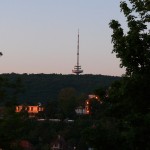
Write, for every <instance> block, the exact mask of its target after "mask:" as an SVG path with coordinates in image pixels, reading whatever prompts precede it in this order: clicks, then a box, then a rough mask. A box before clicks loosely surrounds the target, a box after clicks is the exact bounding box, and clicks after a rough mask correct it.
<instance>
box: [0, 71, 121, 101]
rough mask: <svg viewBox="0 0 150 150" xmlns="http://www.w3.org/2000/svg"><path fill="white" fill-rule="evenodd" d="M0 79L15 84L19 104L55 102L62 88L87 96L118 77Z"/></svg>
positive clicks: (17, 76)
mask: <svg viewBox="0 0 150 150" xmlns="http://www.w3.org/2000/svg"><path fill="white" fill-rule="evenodd" d="M0 77H3V78H5V79H8V81H10V82H16V83H17V85H16V86H18V88H20V89H21V91H22V93H21V94H19V96H18V100H19V102H21V103H22V102H27V103H36V102H46V101H49V100H55V99H57V97H58V94H59V92H60V91H61V90H62V89H64V88H74V89H75V90H76V91H77V92H78V93H79V94H81V93H84V94H89V93H91V92H93V91H94V90H95V89H97V88H103V87H109V86H110V85H111V83H112V82H114V81H116V80H119V79H120V77H116V76H106V75H92V74H89V75H80V76H76V75H62V74H26V73H25V74H15V73H11V74H1V75H0Z"/></svg>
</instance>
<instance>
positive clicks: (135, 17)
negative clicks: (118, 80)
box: [109, 0, 150, 76]
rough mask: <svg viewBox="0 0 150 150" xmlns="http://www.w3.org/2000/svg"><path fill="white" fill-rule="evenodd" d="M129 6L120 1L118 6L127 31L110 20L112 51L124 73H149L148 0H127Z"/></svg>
mask: <svg viewBox="0 0 150 150" xmlns="http://www.w3.org/2000/svg"><path fill="white" fill-rule="evenodd" d="M129 2H130V4H131V8H130V7H129V6H128V4H127V3H126V2H125V1H121V3H120V8H121V11H122V12H123V13H124V15H125V17H126V21H127V26H128V31H127V33H125V32H124V30H123V28H122V27H121V24H120V23H119V22H118V21H116V20H112V21H111V22H110V24H109V25H110V28H112V29H113V34H112V42H113V51H112V52H114V53H116V56H117V57H118V58H120V59H121V64H120V66H121V67H125V68H126V75H129V76H131V75H133V74H139V73H140V74H147V73H150V30H149V22H150V1H149V0H138V1H137V0H129Z"/></svg>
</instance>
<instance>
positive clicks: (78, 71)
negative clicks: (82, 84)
mask: <svg viewBox="0 0 150 150" xmlns="http://www.w3.org/2000/svg"><path fill="white" fill-rule="evenodd" d="M72 72H73V73H75V74H76V75H79V74H80V73H83V70H82V69H81V66H80V65H79V30H78V44H77V65H76V66H74V69H73V70H72Z"/></svg>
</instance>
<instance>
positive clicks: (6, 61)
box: [0, 0, 125, 76]
mask: <svg viewBox="0 0 150 150" xmlns="http://www.w3.org/2000/svg"><path fill="white" fill-rule="evenodd" d="M119 4H120V0H0V52H2V53H3V56H2V57H1V58H0V74H2V73H12V72H14V73H20V74H22V73H28V74H32V73H34V74H37V73H46V74H51V73H56V74H72V69H73V68H74V66H75V65H76V57H77V56H76V53H77V34H78V29H79V31H80V65H81V67H82V69H83V71H84V74H102V75H111V76H121V75H122V74H124V73H125V69H122V68H120V67H119V64H120V60H119V59H118V58H116V56H115V54H112V49H113V44H112V43H111V35H112V30H111V29H110V28H109V22H110V21H111V20H112V19H116V20H118V21H119V22H120V23H121V24H122V26H123V27H124V26H125V17H124V15H123V13H121V12H120V7H119Z"/></svg>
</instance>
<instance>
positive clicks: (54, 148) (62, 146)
mask: <svg viewBox="0 0 150 150" xmlns="http://www.w3.org/2000/svg"><path fill="white" fill-rule="evenodd" d="M50 149H51V150H68V148H67V143H66V141H65V139H64V138H63V137H62V136H60V135H58V137H57V138H56V139H54V140H53V141H52V142H51V144H50Z"/></svg>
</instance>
